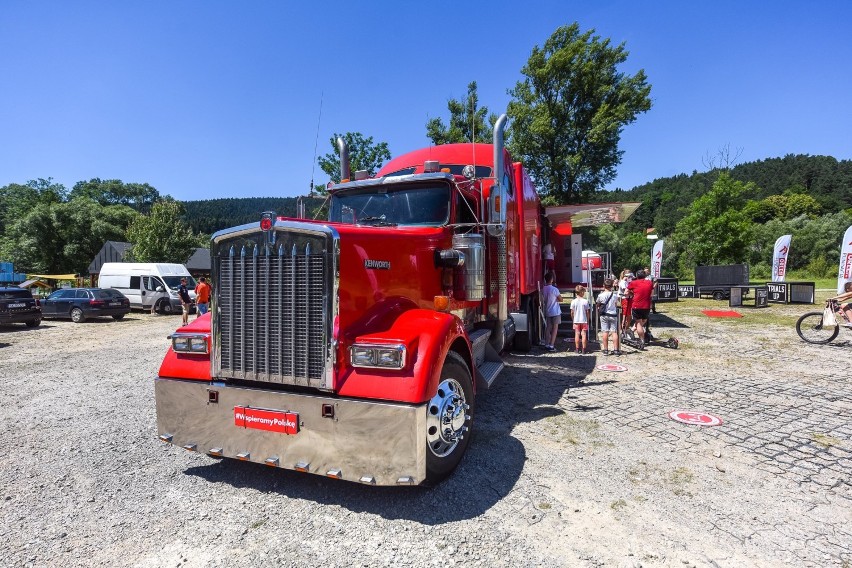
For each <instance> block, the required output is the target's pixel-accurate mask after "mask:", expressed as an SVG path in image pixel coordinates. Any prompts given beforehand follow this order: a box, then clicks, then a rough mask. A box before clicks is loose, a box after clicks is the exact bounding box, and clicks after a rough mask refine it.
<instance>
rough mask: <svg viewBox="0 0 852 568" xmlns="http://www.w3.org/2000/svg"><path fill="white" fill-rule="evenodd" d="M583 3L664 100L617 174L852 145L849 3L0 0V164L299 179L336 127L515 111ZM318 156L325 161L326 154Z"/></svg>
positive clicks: (215, 191)
mask: <svg viewBox="0 0 852 568" xmlns="http://www.w3.org/2000/svg"><path fill="white" fill-rule="evenodd" d="M574 21H577V22H579V24H580V26H581V28H582V29H583V30H586V29H589V28H593V29H595V30H596V32H597V33H598V34H599V35H601V36H602V37H608V38H611V39H612V40H613V42H616V43H619V42H625V43H626V48H627V50H628V51H629V52H630V56H629V58H628V61H627V63H626V64H625V66H624V67H623V69H622V70H623V71H625V72H627V73H634V72H636V70H638V69H644V70H645V73H646V74H647V76H648V81H649V83H650V84H651V85H652V93H651V96H652V99H653V103H654V106H653V108H652V109H651V111H650V112H648V113H645V114H643V115H640V116H639V118H638V119H637V121H636V122H635V123H633V124H632V125H630V126H628V127H627V128H626V129H625V130H624V133H623V136H622V141H621V146H620V148H621V149H622V150H624V157H623V160H622V163H621V165H620V166H619V167H618V177H617V179H616V180H615V181H614V182H613V183H612V184H610V185H609V186H608V188H609V189H611V188H615V187H621V188H624V189H629V188H631V187H633V186H635V185H639V184H642V183H645V182H648V181H651V180H653V179H656V178H660V177H666V176H670V175H675V174H678V173H691V172H692V171H693V170H699V171H700V170H702V169H704V167H703V165H702V158H705V157H706V156H707V155H708V154H709V155H713V154H715V153H716V152H717V150H718V149H719V148H721V147H723V146H725V145H730V147H731V148H734V149H736V148H742V155H741V157H740V159H739V161H740V162H745V161H752V160H758V159H763V158H770V157H778V156H783V155H785V154H789V153H806V154H814V155H816V154H823V155H831V156H834V157H836V158H838V159H850V158H852V39H850V37H852V36H850V30H849V24H850V22H852V2H846V1H836V2H787V1H773V2H757V1H742V0H740V1H738V2H729V1H725V0H721V1H714V2H697V1H696V2H693V1H683V2H640V1H633V2H629V1H586V2H574V1H562V2H559V1H551V2H546V1H545V2H538V1H534V0H531V1H527V2H521V3H510V2H505V1H502V0H495V1H489V2H480V1H476V2H473V1H470V2H458V1H457V2H444V1H437V2H431V3H426V4H423V3H414V2H361V3H356V2H338V1H336V0H334V1H326V2H322V3H316V4H314V3H292V2H284V1H279V2H274V1H253V2H220V1H204V2H201V1H183V2H174V1H159V0H154V1H148V2H135V3H131V2H106V1H102V2H85V1H75V2H65V1H62V2H59V1H56V2H35V1H33V2H29V1H17V0H0V85H2V88H0V185H5V184H7V183H12V182H17V183H22V182H25V181H27V180H29V179H34V178H40V177H41V178H47V177H52V178H54V180H55V181H57V182H59V183H62V184H64V185H65V186H66V187H68V188H69V189H70V188H71V186H73V185H74V183H75V182H77V181H79V180H84V179H90V178H93V177H100V178H103V179H113V178H117V179H121V180H123V181H125V182H148V183H150V184H152V185H153V186H154V187H156V188H157V189H158V190H159V191H160V193H162V194H168V195H171V196H173V197H175V198H177V199H181V200H193V199H207V198H220V197H244V196H295V195H299V194H303V193H305V192H306V191H307V189H308V187H309V183H310V180H311V177H312V175H313V177H314V179H315V181H316V182H317V183H324V182H325V181H327V178H326V176H325V174H324V173H323V172H322V171H321V170H320V169H319V168H318V167H316V168H315V167H314V163H315V160H314V146H315V141H316V137H317V122H318V117H319V112H320V98H321V97H322V99H323V104H322V118H321V121H320V127H319V153H320V154H324V153H327V152H329V151H330V150H331V147H330V145H329V142H328V139H329V137H330V136H331V135H332V133H333V132H346V131H357V132H361V133H363V134H364V135H366V136H373V137H374V138H375V140H377V141H386V142H387V143H388V144H389V146H390V149H391V152H392V153H393V155H394V156H396V155H399V154H402V153H405V152H407V151H409V150H413V149H416V148H419V147H423V146H427V145H428V143H429V141H428V139H427V138H426V135H425V123H426V121H427V120H428V118H429V117H434V116H440V117H442V118H444V119H445V120H446V118H447V110H446V103H447V100H448V99H449V98H461V97H463V96H464V94H465V90H466V85H467V83H468V82H470V81H472V80H475V81H477V82H478V85H479V95H480V104H482V105H485V106H487V107H488V108H489V110H490V111H492V112H502V111H503V110H505V108H506V105H507V103H508V101H509V96H508V94H507V92H506V91H507V89H510V88H512V87H513V86H514V85H515V83H516V82H517V81H518V80H520V79H521V74H520V69H521V67H522V66H523V65H524V63H525V62H526V60H527V58H528V57H529V54H530V51H531V49H532V48H533V46H535V45H541V44H543V43H544V41H545V40H546V39H547V38H548V37H549V36H550V34H551V33H552V32H553V31H554V30H555V29H556V28H557V27H558V26H560V25H564V24H569V23H571V22H574ZM312 171H313V173H312Z"/></svg>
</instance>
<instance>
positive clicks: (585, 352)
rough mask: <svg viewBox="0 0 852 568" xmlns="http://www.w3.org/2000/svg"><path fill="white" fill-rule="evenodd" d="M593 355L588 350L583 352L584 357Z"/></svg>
mask: <svg viewBox="0 0 852 568" xmlns="http://www.w3.org/2000/svg"><path fill="white" fill-rule="evenodd" d="M591 354H592V352H591V351H589V350H588V349H584V350H583V355H591Z"/></svg>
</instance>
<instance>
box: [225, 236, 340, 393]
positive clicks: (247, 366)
mask: <svg viewBox="0 0 852 568" xmlns="http://www.w3.org/2000/svg"><path fill="white" fill-rule="evenodd" d="M213 241H214V246H213V251H212V257H213V258H212V261H213V263H212V264H213V280H214V286H213V289H214V294H215V300H216V305H215V306H214V313H213V341H214V343H213V351H214V354H213V355H214V356H213V369H212V371H213V376H214V377H217V378H224V379H240V380H246V381H258V382H263V383H277V384H285V385H300V386H307V387H316V388H321V389H331V388H332V383H331V368H332V365H333V361H332V357H333V352H334V351H333V349H332V348H331V345H330V344H331V339H332V322H333V317H334V313H335V311H336V302H335V299H336V296H337V289H336V277H335V275H336V266H337V255H336V252H335V251H336V250H337V239H336V235H334V234H333V233H331V232H329V230H328V229H327V228H325V227H316V226H310V225H306V224H303V223H286V222H282V221H278V222H277V223H276V226H275V228H274V229H273V230H272V231H268V232H262V231H260V229H259V228H258V226H257V225H251V226H249V227H241V228H238V229H235V230H233V231H232V232H222V233H217V234H216V235H214V237H213Z"/></svg>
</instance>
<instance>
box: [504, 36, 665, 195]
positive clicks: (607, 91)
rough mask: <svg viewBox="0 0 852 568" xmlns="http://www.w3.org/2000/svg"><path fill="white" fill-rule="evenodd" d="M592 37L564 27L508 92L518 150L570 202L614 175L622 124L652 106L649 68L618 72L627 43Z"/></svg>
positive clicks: (543, 185) (536, 51)
mask: <svg viewBox="0 0 852 568" xmlns="http://www.w3.org/2000/svg"><path fill="white" fill-rule="evenodd" d="M593 34H594V30H589V31H587V32H584V33H581V32H580V27H579V25H578V24H577V23H574V24H571V25H570V26H562V27H560V28H559V29H557V30H556V31H555V32H554V33H553V35H552V36H550V38H548V40H547V41H546V42H545V43H544V46H543V47H538V46H536V47H535V48H533V51H532V54H531V55H530V58H529V60H528V61H527V64H526V65H525V66H524V67H523V69H521V73H523V75H525V79H524V80H523V81H519V82H518V83H517V85H516V86H515V88H514V89H512V90H510V91H509V94H510V95H511V96H512V97H513V100H512V101H511V102H510V103H509V116H510V117H511V118H512V119H513V122H512V124H511V142H510V148H511V150H512V153H513V155H514V156H515V157H516V158H520V159H522V160H523V162H524V164H525V165H526V166H527V168H528V169H529V171H530V175H531V176H532V177H533V179H534V180H535V181H536V184H537V186H538V188H539V191H541V192H542V193H547V194H552V195H554V196H556V198H557V200H558V201H561V202H565V203H570V202H576V201H578V200H579V199H587V198H588V196H589V195H591V194H592V193H594V192H595V191H597V190H599V189H600V188H602V187H603V186H604V184H606V183H608V182H610V181H612V180H613V179H614V178H615V174H616V172H615V168H616V166H617V165H618V164H619V163H620V162H621V156H622V154H623V152H622V151H619V150H618V143H619V140H620V139H621V132H622V129H623V128H624V126H625V125H627V124H630V123H632V122H633V121H634V120H636V116H637V115H638V114H639V113H642V112H646V111H647V110H649V109H650V108H651V99H650V93H651V86H650V85H649V84H648V83H647V82H646V78H645V72H644V71H642V70H640V71H638V72H637V73H636V74H635V75H627V74H625V73H624V72H622V71H619V69H618V67H619V65H622V64H623V63H624V62H625V61H626V60H627V55H628V52H627V50H626V49H625V48H624V44H623V43H622V44H620V45H618V46H612V45H611V44H610V40H609V39H601V38H600V37H599V36H596V35H593Z"/></svg>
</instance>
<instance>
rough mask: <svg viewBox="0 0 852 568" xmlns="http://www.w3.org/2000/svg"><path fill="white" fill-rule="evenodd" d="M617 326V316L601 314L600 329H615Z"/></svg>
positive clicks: (604, 330) (605, 330)
mask: <svg viewBox="0 0 852 568" xmlns="http://www.w3.org/2000/svg"><path fill="white" fill-rule="evenodd" d="M617 326H618V316H608V315H604V314H601V331H603V332H604V333H606V332H607V331H615V330H616V327H617Z"/></svg>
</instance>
